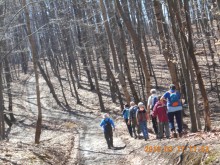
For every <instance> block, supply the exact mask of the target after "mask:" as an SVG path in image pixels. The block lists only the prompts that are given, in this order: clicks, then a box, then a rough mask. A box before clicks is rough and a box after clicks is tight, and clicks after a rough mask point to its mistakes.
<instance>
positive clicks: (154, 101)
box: [151, 96, 158, 110]
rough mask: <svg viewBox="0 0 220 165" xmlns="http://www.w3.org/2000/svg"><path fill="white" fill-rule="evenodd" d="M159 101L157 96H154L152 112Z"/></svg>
mask: <svg viewBox="0 0 220 165" xmlns="http://www.w3.org/2000/svg"><path fill="white" fill-rule="evenodd" d="M157 101H158V99H157V96H154V97H153V98H152V106H151V110H153V109H154V106H155V104H156V103H157Z"/></svg>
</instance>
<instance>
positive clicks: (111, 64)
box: [0, 0, 220, 143]
mask: <svg viewBox="0 0 220 165" xmlns="http://www.w3.org/2000/svg"><path fill="white" fill-rule="evenodd" d="M219 9H220V0H5V1H3V0H1V1H0V15H1V17H0V48H1V49H0V51H1V53H0V60H1V61H0V137H1V139H4V138H5V122H4V121H6V122H7V124H8V125H11V124H12V123H13V121H14V120H15V118H14V115H13V106H14V104H13V99H14V98H15V97H17V96H15V94H14V93H15V91H13V90H12V86H13V84H14V82H17V81H19V80H20V76H21V75H23V74H31V73H33V74H34V75H35V81H36V93H37V105H38V121H37V128H36V136H35V142H36V143H39V139H40V133H41V122H42V112H41V100H40V93H41V91H40V89H39V85H38V84H39V82H38V81H39V80H38V79H39V76H42V77H43V78H44V80H45V81H46V83H47V86H48V87H49V89H50V92H51V94H52V95H53V98H54V99H55V100H56V103H57V104H58V105H59V106H61V107H63V108H66V107H69V103H68V98H67V97H66V93H65V90H64V89H68V91H69V92H70V93H71V95H72V99H75V103H76V104H82V103H83V101H82V100H81V99H80V95H79V92H78V90H79V89H80V88H83V85H87V86H88V90H91V91H94V92H95V93H96V94H97V97H98V99H99V104H100V110H101V111H102V112H105V111H106V106H107V104H106V105H105V102H104V101H103V97H105V95H104V91H103V89H102V88H101V87H100V83H103V82H105V83H106V84H107V87H108V94H109V97H110V98H111V99H112V102H113V103H118V104H120V106H121V107H123V103H129V102H130V101H131V100H134V101H135V102H139V101H143V102H145V104H146V98H147V97H148V96H149V95H150V89H151V88H156V89H158V90H159V91H165V90H167V87H168V85H169V84H170V83H173V84H175V85H176V87H177V89H178V90H180V92H181V93H182V98H183V101H184V103H186V105H187V106H188V107H189V110H190V119H191V123H192V125H191V131H192V132H196V131H197V130H199V129H202V125H201V122H200V117H201V118H203V119H204V121H205V122H204V125H203V126H204V129H205V130H208V131H209V130H211V121H210V100H209V96H208V94H209V92H212V94H213V95H214V96H215V98H216V100H218V101H220V93H219V87H220V86H219V84H218V83H219V75H220V74H219V73H220V68H219V67H220V66H219V64H220V57H219V44H220V42H219V41H218V40H219V37H220V35H219V33H220V24H219V21H220V20H219V18H220V12H219ZM158 65H160V66H162V67H158ZM164 75H166V76H164ZM51 77H56V78H57V80H58V82H59V84H54V83H53V81H51ZM63 82H68V84H69V85H68V86H64V85H63ZM82 84H83V85H82ZM58 90H61V91H62V95H61V96H58V94H57V91H58ZM200 109H202V110H203V113H202V114H201V116H200V113H199V110H200Z"/></svg>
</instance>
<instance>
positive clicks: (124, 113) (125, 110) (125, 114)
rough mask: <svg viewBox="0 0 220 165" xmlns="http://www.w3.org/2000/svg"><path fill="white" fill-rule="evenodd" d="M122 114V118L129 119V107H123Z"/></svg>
mask: <svg viewBox="0 0 220 165" xmlns="http://www.w3.org/2000/svg"><path fill="white" fill-rule="evenodd" d="M122 115H123V118H124V119H129V108H125V109H124V110H123V111H122Z"/></svg>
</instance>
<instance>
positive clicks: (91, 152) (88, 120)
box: [26, 76, 131, 165]
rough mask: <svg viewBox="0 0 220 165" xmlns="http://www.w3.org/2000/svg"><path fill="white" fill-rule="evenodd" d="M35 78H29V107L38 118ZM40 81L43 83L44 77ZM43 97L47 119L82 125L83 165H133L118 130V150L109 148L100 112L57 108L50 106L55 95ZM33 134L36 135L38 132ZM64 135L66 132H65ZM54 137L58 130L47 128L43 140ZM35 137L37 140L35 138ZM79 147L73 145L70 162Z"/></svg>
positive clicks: (116, 144) (115, 138)
mask: <svg viewBox="0 0 220 165" xmlns="http://www.w3.org/2000/svg"><path fill="white" fill-rule="evenodd" d="M34 81H35V79H34V77H33V76H32V77H30V79H29V80H28V81H27V86H26V95H27V97H26V107H27V110H28V113H29V115H31V116H32V117H35V118H36V116H37V107H36V93H35V90H34V89H35V82H34ZM40 83H43V81H42V80H41V79H40ZM42 90H43V86H41V91H42ZM41 97H42V101H41V104H42V113H43V121H51V120H62V121H70V122H74V123H77V124H78V125H79V127H78V128H77V131H76V132H78V130H80V132H79V148H78V151H79V160H78V163H79V164H88V165H91V164H130V163H129V161H128V159H127V158H128V155H129V153H130V152H131V150H130V149H129V148H128V147H126V146H125V143H124V142H123V141H122V138H121V137H118V136H117V131H116V132H114V145H115V146H116V150H109V149H107V145H106V142H105V139H104V135H103V131H102V128H101V127H100V126H99V123H100V120H101V118H98V117H97V116H96V115H92V114H91V113H86V112H82V111H81V110H75V111H62V110H60V111H59V110H58V111H57V110H54V109H52V108H51V107H48V103H47V102H48V101H49V100H50V99H52V98H50V96H45V95H44V96H41ZM32 124H33V123H32ZM43 124H44V122H43ZM32 133H33V134H34V132H32ZM65 134H66V136H70V137H71V139H73V136H75V137H76V136H78V135H77V133H76V134H71V132H69V133H65ZM45 135H46V136H45ZM62 136H65V135H64V134H63V135H62ZM53 137H54V132H52V131H48V130H45V129H43V131H42V136H41V140H43V141H46V140H48V139H49V138H53ZM31 140H32V141H33V139H31ZM76 149H77V148H76V146H75V147H72V149H71V151H70V153H69V158H72V159H73V160H66V161H65V163H66V164H71V163H73V161H74V159H75V158H73V156H72V155H73V154H75V153H74V152H75V151H76Z"/></svg>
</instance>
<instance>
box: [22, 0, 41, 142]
mask: <svg viewBox="0 0 220 165" xmlns="http://www.w3.org/2000/svg"><path fill="white" fill-rule="evenodd" d="M22 4H23V7H25V6H26V0H23V1H22ZM24 10H25V18H26V24H27V33H28V39H29V42H30V46H31V54H32V56H33V65H34V74H35V81H36V82H35V83H36V93H37V108H38V118H37V125H36V133H35V143H36V144H39V143H40V135H41V126H42V111H41V102H40V86H39V75H38V71H37V70H38V69H37V60H38V59H37V54H36V52H37V50H36V45H35V41H34V37H33V35H31V33H32V31H31V23H30V15H29V11H28V8H27V7H25V8H24Z"/></svg>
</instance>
